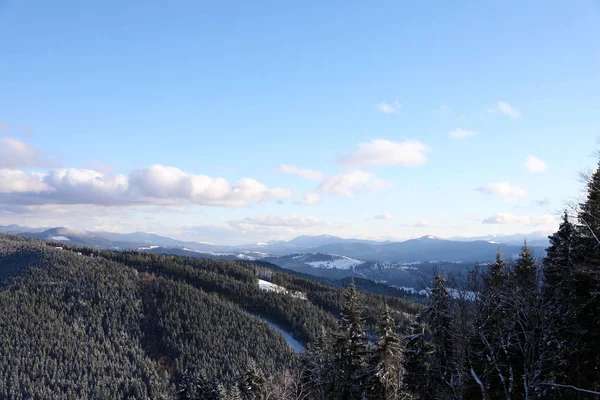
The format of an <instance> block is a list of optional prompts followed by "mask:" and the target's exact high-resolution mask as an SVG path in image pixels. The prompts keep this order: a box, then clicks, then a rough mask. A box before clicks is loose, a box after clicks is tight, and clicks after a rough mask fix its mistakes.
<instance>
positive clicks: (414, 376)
mask: <svg viewBox="0 0 600 400" xmlns="http://www.w3.org/2000/svg"><path fill="white" fill-rule="evenodd" d="M428 353H429V347H428V345H427V343H426V342H425V330H424V328H423V326H422V325H421V324H419V323H418V322H416V321H415V322H413V323H412V324H411V326H410V330H409V332H408V335H406V336H405V337H404V339H403V352H402V361H401V364H402V369H403V374H402V390H403V392H404V393H405V394H406V395H407V396H410V397H408V398H411V399H427V398H428V395H429V394H430V392H429V382H428V380H429V374H428V368H427V360H428V357H429V354H428Z"/></svg>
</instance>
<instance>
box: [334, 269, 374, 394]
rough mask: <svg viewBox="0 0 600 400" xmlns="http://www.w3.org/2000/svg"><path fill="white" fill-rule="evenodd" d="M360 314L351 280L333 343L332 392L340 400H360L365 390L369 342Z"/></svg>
mask: <svg viewBox="0 0 600 400" xmlns="http://www.w3.org/2000/svg"><path fill="white" fill-rule="evenodd" d="M361 314H362V308H361V304H360V299H359V295H358V292H357V291H356V287H355V286H354V282H353V281H351V282H350V285H349V286H348V289H347V290H346V295H345V302H344V308H343V309H342V314H341V316H340V321H339V323H338V329H337V332H336V335H335V343H334V357H335V358H336V359H335V362H334V365H335V367H336V371H335V379H334V384H335V393H338V394H339V395H341V398H342V399H348V400H353V399H361V398H362V396H363V393H364V392H365V390H366V387H367V379H368V378H367V374H366V367H367V357H368V343H367V336H366V332H365V330H364V327H363V325H364V323H363V319H362V316H361Z"/></svg>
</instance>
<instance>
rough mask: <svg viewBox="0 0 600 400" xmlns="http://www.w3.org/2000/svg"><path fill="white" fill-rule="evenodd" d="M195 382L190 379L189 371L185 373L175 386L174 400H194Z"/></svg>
mask: <svg viewBox="0 0 600 400" xmlns="http://www.w3.org/2000/svg"><path fill="white" fill-rule="evenodd" d="M193 390H194V388H193V381H192V378H191V377H190V375H189V373H188V371H183V373H182V374H181V377H180V378H179V382H178V383H177V385H176V386H175V390H174V391H173V392H174V393H173V399H174V400H193V399H194V397H193Z"/></svg>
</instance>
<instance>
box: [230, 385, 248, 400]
mask: <svg viewBox="0 0 600 400" xmlns="http://www.w3.org/2000/svg"><path fill="white" fill-rule="evenodd" d="M244 399H245V398H244V396H243V395H242V391H241V390H240V388H239V386H238V385H237V384H235V385H233V386H232V387H231V389H229V392H227V400H244Z"/></svg>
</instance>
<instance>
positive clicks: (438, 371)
mask: <svg viewBox="0 0 600 400" xmlns="http://www.w3.org/2000/svg"><path fill="white" fill-rule="evenodd" d="M424 317H425V320H426V321H427V324H428V327H429V331H430V333H431V344H432V347H433V354H432V358H431V362H430V368H429V370H430V383H431V387H432V389H433V390H434V392H435V393H436V395H437V396H438V397H440V398H444V396H446V398H448V397H449V396H450V395H449V394H448V391H449V389H450V382H451V380H452V372H453V366H452V365H451V364H452V358H453V349H454V345H453V337H452V334H453V332H452V300H451V297H450V294H449V293H448V290H447V289H446V287H445V280H444V277H443V276H442V275H441V274H440V275H437V276H436V277H435V278H434V282H433V287H432V289H431V294H430V295H429V307H428V308H427V309H426V310H425V311H424Z"/></svg>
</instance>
